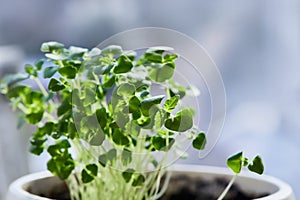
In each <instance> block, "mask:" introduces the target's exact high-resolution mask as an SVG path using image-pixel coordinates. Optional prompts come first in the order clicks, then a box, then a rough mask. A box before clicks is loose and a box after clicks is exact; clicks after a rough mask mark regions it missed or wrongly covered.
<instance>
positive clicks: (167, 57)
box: [164, 54, 178, 62]
mask: <svg viewBox="0 0 300 200" xmlns="http://www.w3.org/2000/svg"><path fill="white" fill-rule="evenodd" d="M177 58H178V55H176V54H166V55H165V56H164V62H173V61H174V60H175V59H177Z"/></svg>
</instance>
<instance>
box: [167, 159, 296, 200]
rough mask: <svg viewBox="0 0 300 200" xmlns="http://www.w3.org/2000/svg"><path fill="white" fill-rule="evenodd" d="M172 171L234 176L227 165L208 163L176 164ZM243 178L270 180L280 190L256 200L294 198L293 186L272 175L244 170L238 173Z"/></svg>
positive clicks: (292, 199) (291, 199)
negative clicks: (211, 164)
mask: <svg viewBox="0 0 300 200" xmlns="http://www.w3.org/2000/svg"><path fill="white" fill-rule="evenodd" d="M170 170H171V171H180V172H196V173H197V172H198V173H204V174H217V175H226V176H229V177H232V176H234V174H233V172H232V171H231V170H230V169H228V168H226V167H217V166H208V165H196V164H194V165H193V164H176V165H174V166H172V167H171V168H170ZM238 177H241V178H247V179H254V180H259V181H264V182H268V183H270V184H273V185H274V186H276V187H277V188H278V190H277V191H276V192H274V193H272V194H270V195H268V196H266V197H262V198H258V199H254V200H275V199H276V200H283V199H284V200H286V199H287V197H288V199H290V200H294V199H295V197H294V194H293V190H292V188H291V186H290V185H289V184H287V183H286V182H284V181H282V180H280V179H278V178H275V177H273V176H270V175H265V174H263V175H258V174H254V173H251V172H249V171H244V170H242V171H241V173H240V174H239V175H238Z"/></svg>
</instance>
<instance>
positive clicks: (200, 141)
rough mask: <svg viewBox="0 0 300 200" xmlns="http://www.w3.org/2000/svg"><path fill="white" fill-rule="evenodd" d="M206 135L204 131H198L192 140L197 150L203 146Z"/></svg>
mask: <svg viewBox="0 0 300 200" xmlns="http://www.w3.org/2000/svg"><path fill="white" fill-rule="evenodd" d="M205 144H206V136H205V134H204V133H199V134H198V135H197V136H196V138H195V139H194V140H193V147H194V148H195V149H198V150H202V149H204V148H205Z"/></svg>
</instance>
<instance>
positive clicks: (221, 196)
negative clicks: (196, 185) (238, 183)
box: [218, 174, 237, 200]
mask: <svg viewBox="0 0 300 200" xmlns="http://www.w3.org/2000/svg"><path fill="white" fill-rule="evenodd" d="M236 177H237V174H236V175H234V176H233V177H232V178H231V180H230V182H229V183H228V185H227V187H226V188H225V190H224V191H223V192H222V194H221V195H220V196H219V198H218V200H222V199H224V197H225V196H226V194H227V193H228V191H229V189H230V188H231V186H232V184H233V183H234V181H235V179H236Z"/></svg>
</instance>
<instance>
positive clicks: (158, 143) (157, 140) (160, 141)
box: [151, 136, 175, 151]
mask: <svg viewBox="0 0 300 200" xmlns="http://www.w3.org/2000/svg"><path fill="white" fill-rule="evenodd" d="M174 142H175V139H174V138H168V143H167V139H166V138H162V137H159V136H153V137H151V144H152V146H153V147H154V149H156V150H158V151H168V150H169V149H170V148H171V146H172V145H173V144H174Z"/></svg>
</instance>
